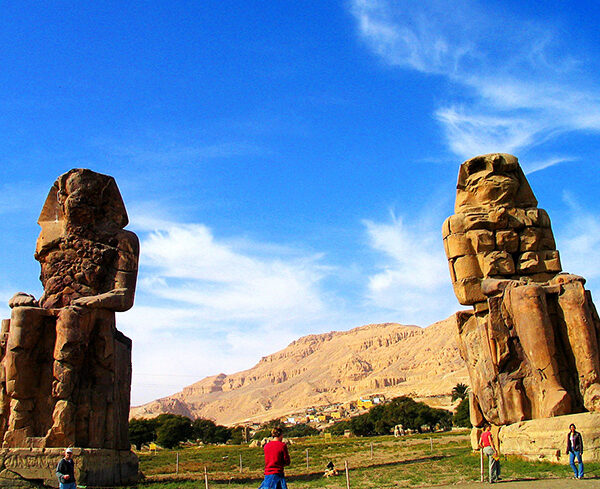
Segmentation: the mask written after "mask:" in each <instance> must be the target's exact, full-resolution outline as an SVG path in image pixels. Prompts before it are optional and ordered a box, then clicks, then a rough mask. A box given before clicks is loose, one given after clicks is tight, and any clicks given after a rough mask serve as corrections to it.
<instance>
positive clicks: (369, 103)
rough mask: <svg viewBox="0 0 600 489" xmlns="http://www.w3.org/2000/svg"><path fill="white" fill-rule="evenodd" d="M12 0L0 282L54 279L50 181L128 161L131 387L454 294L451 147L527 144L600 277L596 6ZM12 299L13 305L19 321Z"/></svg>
mask: <svg viewBox="0 0 600 489" xmlns="http://www.w3.org/2000/svg"><path fill="white" fill-rule="evenodd" d="M540 5H541V4H539V3H538V2H525V3H523V2H516V1H502V2H499V1H486V2H476V1H457V2H452V8H448V2H441V1H425V0H421V1H418V2H417V1H409V0H405V1H402V2H392V1H386V0H374V1H366V0H365V1H361V0H353V1H339V2H335V1H319V2H294V3H293V2H263V1H249V2H247V1H246V2H241V1H203V2H192V1H189V2H183V1H173V0H171V1H169V2H147V3H145V4H141V3H138V4H135V3H133V2H83V3H82V2H54V3H52V4H46V5H42V4H40V3H37V2H36V3H34V2H31V3H29V2H21V3H19V4H18V5H17V4H15V5H8V4H7V5H5V6H4V8H3V16H2V19H1V20H0V23H1V28H0V43H1V45H2V46H3V48H2V50H0V62H1V63H2V70H0V86H1V88H2V90H1V91H0V108H1V110H0V147H1V148H2V150H1V151H0V162H1V168H2V175H3V178H2V180H1V182H0V187H1V188H0V190H1V192H0V233H1V234H2V247H0V298H1V299H2V301H3V302H4V303H6V300H8V298H9V297H10V296H11V295H12V294H13V293H14V292H16V291H19V290H23V291H27V292H31V293H34V294H35V295H36V296H39V294H40V293H41V285H40V283H39V280H38V276H39V265H38V263H37V262H36V261H35V260H34V259H33V251H34V248H35V240H36V237H37V234H38V232H39V227H38V226H37V224H36V220H37V217H38V215H39V212H40V209H41V206H42V204H43V201H44V198H45V196H46V194H47V192H48V189H49V188H50V186H51V185H52V183H53V181H54V180H55V178H56V177H57V176H58V175H59V174H61V173H64V172H66V171H68V170H69V169H71V168H74V167H88V168H91V169H93V170H95V171H98V172H101V173H108V174H110V175H113V176H114V177H115V178H116V180H117V183H118V185H119V187H120V189H121V192H122V194H123V197H124V200H125V203H126V205H127V208H128V212H129V217H130V226H129V229H131V230H133V231H135V232H136V233H137V234H138V236H139V237H140V240H141V244H142V247H141V253H142V255H141V262H140V273H139V283H138V292H137V298H136V305H135V307H134V308H133V309H132V310H131V311H129V312H127V313H123V314H119V317H118V324H119V328H120V329H121V330H123V332H125V333H126V334H127V335H128V336H130V337H131V338H132V339H133V342H134V380H133V391H132V401H133V403H134V404H139V403H141V402H146V401H149V400H152V399H154V398H156V397H159V396H164V395H167V394H170V393H173V392H176V391H177V390H179V389H181V388H182V387H183V386H185V385H189V384H191V383H192V382H194V381H196V380H198V379H200V378H201V377H204V376H206V375H212V374H216V373H219V372H226V373H232V372H235V371H237V370H241V369H243V368H248V367H250V366H252V365H253V364H254V363H256V362H257V361H258V360H259V359H260V357H261V356H263V355H266V354H269V353H272V352H274V351H276V350H278V349H280V348H282V347H284V346H286V345H287V344H288V343H289V342H290V341H292V340H294V339H296V338H298V337H299V336H302V335H305V334H310V333H320V332H325V331H330V330H334V329H337V330H340V329H350V328H351V327H354V326H359V325H362V324H367V323H373V322H388V321H389V322H400V323H404V324H418V325H421V326H426V325H428V324H430V323H432V322H434V321H436V320H439V319H444V318H446V317H447V316H449V315H450V314H451V313H452V312H454V311H455V310H457V309H458V308H459V305H458V303H457V302H456V299H455V298H454V295H453V294H452V290H451V287H450V279H449V276H448V271H447V266H446V259H445V256H444V252H443V248H442V242H441V236H440V228H441V223H442V222H443V220H444V219H445V217H447V216H448V215H450V214H452V212H453V203H454V196H455V183H456V176H457V172H458V167H459V165H460V163H461V162H462V161H463V160H465V159H467V158H469V157H472V156H475V155H477V154H482V153H488V152H496V151H501V152H509V153H513V154H515V155H516V156H518V157H519V159H520V161H521V163H522V166H523V167H524V169H525V171H526V172H527V174H528V178H529V180H530V183H531V185H532V187H533V190H534V192H535V194H536V196H537V198H538V201H539V205H540V207H542V208H545V209H546V210H547V211H548V212H549V213H550V216H551V218H552V221H553V228H554V233H555V236H556V238H557V245H558V248H559V250H560V252H561V258H562V262H563V268H564V269H565V270H567V271H570V272H572V273H577V274H580V275H583V276H585V277H586V278H587V279H588V286H589V288H590V289H591V290H592V293H593V294H594V295H595V296H599V294H600V251H599V249H600V202H599V198H598V189H599V183H600V182H599V180H600V179H599V172H598V163H597V159H598V153H599V149H600V137H599V135H600V95H599V94H600V91H599V85H600V77H599V75H598V73H600V70H599V69H598V63H599V61H600V48H599V46H600V43H599V42H598V40H599V39H598V29H597V19H598V18H600V4H596V3H595V2H587V1H585V2H584V1H573V2H563V1H558V0H555V1H547V2H544V4H543V8H542V7H541V6H540ZM8 314H9V310H8V307H5V308H4V316H3V317H8Z"/></svg>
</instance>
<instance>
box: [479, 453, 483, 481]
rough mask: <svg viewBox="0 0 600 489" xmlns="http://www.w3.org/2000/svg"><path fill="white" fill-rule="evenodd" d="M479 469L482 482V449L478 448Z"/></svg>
mask: <svg viewBox="0 0 600 489" xmlns="http://www.w3.org/2000/svg"><path fill="white" fill-rule="evenodd" d="M479 471H480V472H481V482H483V449H482V448H480V449H479Z"/></svg>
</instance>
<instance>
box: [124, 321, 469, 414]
mask: <svg viewBox="0 0 600 489" xmlns="http://www.w3.org/2000/svg"><path fill="white" fill-rule="evenodd" d="M455 327H456V322H455V319H454V317H451V318H449V319H447V320H445V321H440V322H438V323H435V324H433V325H431V326H429V327H427V328H420V327H418V326H403V325H400V324H389V323H388V324H371V325H367V326H361V327H358V328H354V329H352V330H350V331H334V332H330V333H325V334H318V335H309V336H305V337H303V338H300V339H299V340H297V341H294V342H293V343H291V344H290V345H289V346H288V347H287V348H285V349H283V350H281V351H279V352H277V353H274V354H272V355H269V356H266V357H264V358H262V360H261V361H260V362H259V363H258V364H257V365H255V366H254V367H253V368H251V369H249V370H245V371H243V372H238V373H236V374H232V375H225V374H220V375H216V376H213V377H207V378H205V379H203V380H201V381H200V382H197V383H195V384H192V385H190V386H189V387H186V388H185V389H183V391H181V392H179V393H177V394H174V395H172V396H169V397H165V398H163V399H158V400H156V401H153V402H151V403H148V404H145V405H143V406H139V407H134V408H132V409H131V414H130V417H132V418H133V417H137V418H139V417H153V416H157V415H158V414H161V413H166V412H169V413H174V414H182V415H185V416H188V417H190V418H196V417H203V418H210V419H214V420H215V421H216V422H217V423H220V424H227V425H234V424H238V423H243V422H261V421H267V420H270V419H274V418H278V417H282V416H286V415H292V414H295V413H302V412H304V411H305V410H306V408H308V407H311V406H327V405H332V404H336V403H345V402H349V401H356V400H358V399H359V397H360V396H366V395H369V394H384V395H385V396H386V397H394V396H398V395H411V396H414V397H415V398H418V399H419V400H423V401H425V402H427V403H428V404H430V405H433V406H435V407H446V408H448V407H450V393H451V391H452V388H453V387H454V386H455V385H456V384H457V383H459V382H462V383H466V382H468V376H467V371H466V368H465V366H464V363H463V361H462V360H461V358H460V356H459V352H458V345H457V343H456V335H455V333H454V329H455Z"/></svg>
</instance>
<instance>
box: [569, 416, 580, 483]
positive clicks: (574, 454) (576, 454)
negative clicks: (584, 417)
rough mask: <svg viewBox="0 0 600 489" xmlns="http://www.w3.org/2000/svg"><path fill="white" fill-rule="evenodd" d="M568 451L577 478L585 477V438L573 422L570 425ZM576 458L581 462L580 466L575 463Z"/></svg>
mask: <svg viewBox="0 0 600 489" xmlns="http://www.w3.org/2000/svg"><path fill="white" fill-rule="evenodd" d="M567 453H568V454H569V464H571V468H572V469H573V473H574V474H575V476H574V478H575V479H583V460H582V458H581V456H582V455H583V438H581V433H579V431H576V429H575V425H574V424H573V423H571V424H570V425H569V433H568V435H567ZM575 460H577V463H578V464H579V467H577V465H576V464H575Z"/></svg>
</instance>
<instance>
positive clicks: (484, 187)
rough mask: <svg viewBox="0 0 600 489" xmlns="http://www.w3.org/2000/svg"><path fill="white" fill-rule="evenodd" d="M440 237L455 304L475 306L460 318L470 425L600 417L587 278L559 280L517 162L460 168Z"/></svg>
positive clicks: (542, 217)
mask: <svg viewBox="0 0 600 489" xmlns="http://www.w3.org/2000/svg"><path fill="white" fill-rule="evenodd" d="M443 238H444V247H445V250H446V255H447V257H448V264H449V269H450V276H451V279H452V283H453V286H454V292H455V294H456V297H457V298H458V301H459V302H460V303H461V304H463V305H472V306H473V310H472V311H462V312H459V313H457V315H456V321H457V331H458V344H459V348H460V352H461V356H462V358H463V359H464V360H465V362H466V364H467V368H468V370H469V376H470V379H471V381H470V385H471V390H472V395H471V398H470V399H471V417H472V422H473V424H474V425H476V426H481V424H482V423H483V421H484V420H487V421H490V422H491V423H493V424H495V425H506V424H510V423H515V422H518V421H524V420H528V419H536V418H548V417H552V416H560V415H565V414H572V413H579V412H584V411H600V361H599V360H600V356H599V351H598V340H599V336H600V320H599V318H598V314H597V312H596V309H595V307H594V304H593V302H592V298H591V295H590V293H589V291H587V290H585V288H584V284H585V279H583V278H582V277H579V276H576V275H570V274H567V273H562V271H561V270H562V269H561V265H560V257H559V254H558V251H557V250H556V245H555V241H554V236H553V234H552V228H551V225H550V218H549V217H548V214H547V213H546V212H545V211H544V210H543V209H539V208H538V207H537V200H536V199H535V196H534V194H533V192H532V190H531V187H530V186H529V183H528V182H527V179H526V178H525V175H524V173H523V171H522V170H521V167H520V166H519V163H518V160H517V158H516V157H514V156H512V155H508V154H500V153H497V154H489V155H484V156H477V157H475V158H472V159H470V160H468V161H466V162H464V163H463V164H462V165H461V167H460V171H459V175H458V184H457V194H456V205H455V214H454V215H453V216H450V217H449V218H448V219H447V220H446V221H445V222H444V225H443Z"/></svg>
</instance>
